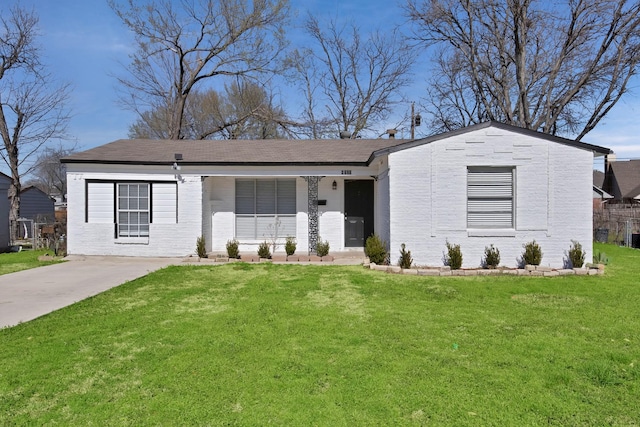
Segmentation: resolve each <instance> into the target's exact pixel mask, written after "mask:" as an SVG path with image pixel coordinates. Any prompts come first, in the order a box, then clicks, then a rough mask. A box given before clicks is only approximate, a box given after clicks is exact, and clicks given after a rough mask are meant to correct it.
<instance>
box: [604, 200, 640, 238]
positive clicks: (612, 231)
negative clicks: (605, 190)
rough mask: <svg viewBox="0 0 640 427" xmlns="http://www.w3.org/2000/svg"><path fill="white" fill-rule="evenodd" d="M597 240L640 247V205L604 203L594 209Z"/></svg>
mask: <svg viewBox="0 0 640 427" xmlns="http://www.w3.org/2000/svg"><path fill="white" fill-rule="evenodd" d="M593 233H594V240H595V241H597V242H608V243H615V244H618V245H624V246H634V247H640V205H629V204H615V205H604V206H603V207H602V208H594V210H593Z"/></svg>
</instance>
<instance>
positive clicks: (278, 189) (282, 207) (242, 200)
mask: <svg viewBox="0 0 640 427" xmlns="http://www.w3.org/2000/svg"><path fill="white" fill-rule="evenodd" d="M295 235H296V180H295V179H237V180H236V238H237V239H245V240H247V239H248V240H265V239H271V238H284V237H286V236H295Z"/></svg>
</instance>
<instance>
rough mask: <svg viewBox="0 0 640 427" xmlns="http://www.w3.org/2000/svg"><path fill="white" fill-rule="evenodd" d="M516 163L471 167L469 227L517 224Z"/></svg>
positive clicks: (468, 201) (468, 182)
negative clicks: (501, 165) (503, 165)
mask: <svg viewBox="0 0 640 427" xmlns="http://www.w3.org/2000/svg"><path fill="white" fill-rule="evenodd" d="M514 171H515V169H514V168H513V167H469V168H467V227H468V228H515V218H514V212H515V209H514Z"/></svg>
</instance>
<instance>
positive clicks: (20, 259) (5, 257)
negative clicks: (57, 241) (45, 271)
mask: <svg viewBox="0 0 640 427" xmlns="http://www.w3.org/2000/svg"><path fill="white" fill-rule="evenodd" d="M45 254H50V255H52V254H53V252H52V251H49V250H38V251H22V252H10V253H0V275H3V274H9V273H15V272H16V271H20V270H28V269H30V268H36V267H41V266H43V265H49V264H56V263H58V262H61V261H60V260H59V259H58V260H52V261H38V257H39V256H41V255H45Z"/></svg>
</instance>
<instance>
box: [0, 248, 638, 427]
mask: <svg viewBox="0 0 640 427" xmlns="http://www.w3.org/2000/svg"><path fill="white" fill-rule="evenodd" d="M598 248H599V249H601V250H604V251H605V252H606V253H607V255H608V256H609V258H610V261H611V262H610V265H609V266H608V268H607V272H606V274H605V275H604V276H565V277H556V278H546V277H545V278H533V277H527V278H521V277H511V276H508V277H415V276H413V277H412V276H400V275H391V274H385V273H381V272H376V271H370V270H366V269H363V268H361V267H339V266H300V265H270V264H255V265H250V264H243V263H239V264H228V265H225V266H201V267H198V266H177V267H169V268H166V269H163V270H160V271H158V272H155V273H152V274H150V275H148V276H146V277H143V278H141V279H138V280H135V281H132V282H128V283H126V284H124V285H122V286H120V287H118V288H116V289H113V290H111V291H109V292H106V293H104V294H101V295H99V296H96V297H94V298H91V299H89V300H86V301H83V302H80V303H78V304H76V305H74V306H72V307H69V308H66V309H63V310H60V311H58V312H55V313H53V314H51V315H48V316H45V317H42V318H39V319H36V320H34V321H31V322H28V323H25V324H22V325H19V326H16V327H14V328H10V329H5V330H2V331H0V360H2V363H1V364H0V425H78V426H85V425H110V426H120V425H125V426H141V425H167V426H173V425H255V426H263V425H267V424H272V425H283V426H284V425H286V426H294V425H295V426H307V425H320V426H356V425H358V426H359V425H375V426H379V425H394V426H395V425H408V426H411V425H455V426H464V425H473V426H488V425H499V426H524V425H556V426H571V425H580V426H584V425H593V426H596V425H598V426H599V425H614V426H615V425H620V426H622V425H625V426H626V425H637V424H638V420H640V405H638V402H639V401H640V366H639V365H640V342H639V341H640V335H639V334H638V331H640V315H639V313H640V306H639V305H638V301H640V287H639V286H638V282H639V280H638V277H640V252H639V251H637V250H631V249H624V248H617V247H614V246H602V245H600V246H598Z"/></svg>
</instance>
